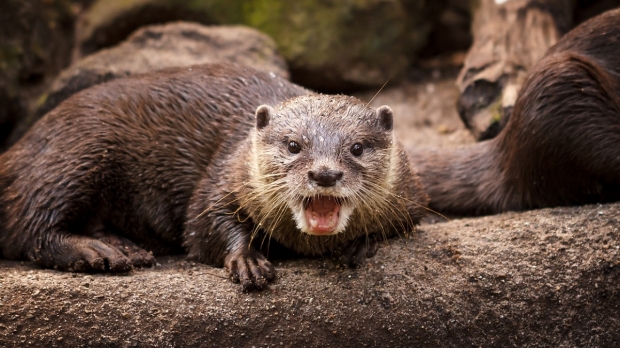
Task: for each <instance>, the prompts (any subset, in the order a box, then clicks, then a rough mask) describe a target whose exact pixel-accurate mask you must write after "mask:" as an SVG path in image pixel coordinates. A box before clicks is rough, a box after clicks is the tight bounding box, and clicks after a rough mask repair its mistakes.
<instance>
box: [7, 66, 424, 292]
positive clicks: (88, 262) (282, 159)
mask: <svg viewBox="0 0 620 348" xmlns="http://www.w3.org/2000/svg"><path fill="white" fill-rule="evenodd" d="M392 124H393V115H392V111H391V109H390V108H389V107H388V106H382V107H379V108H376V109H375V108H371V107H368V106H367V105H366V104H364V103H363V102H361V101H360V100H358V99H356V98H353V97H348V96H342V95H337V96H336V95H321V94H314V93H311V92H310V91H308V90H306V89H304V88H302V87H299V86H297V85H295V84H293V83H291V82H288V81H286V80H283V79H281V78H279V77H277V76H276V75H275V74H269V73H264V72H258V71H255V70H252V69H250V68H244V67H240V66H233V65H218V64H211V65H203V66H194V67H190V68H176V69H168V70H162V71H157V72H154V73H148V74H145V75H138V76H133V77H128V78H123V79H118V80H114V81H111V82H109V83H105V84H101V85H97V86H94V87H92V88H90V89H87V90H84V91H82V92H80V93H78V94H76V95H74V96H72V97H71V98H69V99H67V100H66V101H64V102H63V103H62V104H60V105H59V106H58V107H57V108H55V109H54V110H52V111H50V112H49V113H48V114H47V115H45V116H44V117H43V118H42V119H41V120H39V121H38V122H37V123H36V124H35V125H34V126H33V127H32V128H31V129H30V130H29V131H28V132H27V134H25V135H24V137H23V138H22V139H20V140H19V142H17V143H16V144H15V145H14V146H13V147H11V148H10V149H9V150H8V151H7V152H5V153H3V154H2V155H0V254H1V256H2V257H4V258H8V259H25V260H31V261H33V262H35V263H37V264H38V265H40V266H42V267H45V268H54V269H58V270H67V271H76V272H80V271H110V272H126V271H129V270H131V269H132V268H133V267H141V266H149V265H152V264H153V263H154V255H161V254H169V253H180V252H187V253H188V257H189V258H190V259H194V260H198V261H200V262H203V263H207V264H210V265H215V266H224V267H226V268H227V269H228V271H229V273H230V277H231V279H232V280H233V281H235V282H240V283H242V285H243V288H244V289H245V290H252V289H261V288H263V287H264V286H265V285H266V284H267V283H268V282H269V281H272V280H273V279H274V278H275V270H274V267H273V266H272V265H271V263H270V262H269V261H268V260H267V258H266V256H265V253H264V250H265V248H267V247H268V245H269V244H270V243H278V244H279V245H281V246H283V247H285V248H287V249H289V250H292V251H293V252H295V253H298V254H302V255H324V254H327V253H331V252H336V251H340V253H341V254H342V260H343V262H345V263H348V264H353V265H355V264H360V263H362V262H363V261H364V258H366V257H371V256H372V255H374V253H375V252H376V250H377V242H378V241H379V240H380V239H381V238H386V237H389V236H391V235H394V234H397V233H403V232H405V233H406V232H407V231H410V230H412V229H413V228H414V227H415V225H416V224H418V222H419V221H420V218H421V217H422V216H423V215H424V209H423V208H422V207H423V206H424V205H426V203H427V200H428V198H427V196H426V194H425V193H424V192H423V190H422V188H421V186H420V181H419V179H418V177H417V174H416V172H415V171H414V170H413V169H412V168H411V167H410V166H409V162H408V159H407V157H406V154H405V152H404V151H403V149H402V146H401V145H400V144H399V143H398V141H397V140H396V138H395V137H394V133H393V131H392ZM146 250H149V252H147V251H146Z"/></svg>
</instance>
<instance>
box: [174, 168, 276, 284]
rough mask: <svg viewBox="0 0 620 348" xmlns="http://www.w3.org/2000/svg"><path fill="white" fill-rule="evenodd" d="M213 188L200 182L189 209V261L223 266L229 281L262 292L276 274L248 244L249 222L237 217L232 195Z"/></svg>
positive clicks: (186, 238)
mask: <svg viewBox="0 0 620 348" xmlns="http://www.w3.org/2000/svg"><path fill="white" fill-rule="evenodd" d="M214 186H215V185H211V184H209V183H208V181H206V180H204V181H203V182H201V183H200V184H199V185H198V189H197V190H196V192H195V193H194V197H192V200H191V202H190V205H189V207H188V215H187V223H186V229H185V234H184V239H185V241H184V246H185V247H186V248H187V250H188V258H189V259H193V260H197V261H199V262H202V263H206V264H210V265H214V266H220V267H221V266H224V267H225V268H226V269H227V270H228V272H229V276H230V279H231V280H232V281H233V282H235V283H241V285H242V286H243V289H244V290H245V291H252V290H261V289H263V288H264V287H265V286H266V284H267V283H268V282H270V281H273V280H275V278H276V271H275V269H274V267H273V265H272V264H271V262H269V261H268V260H267V258H266V257H265V255H263V254H261V253H260V252H259V251H258V250H256V249H255V248H254V247H253V246H251V245H250V244H251V238H250V236H251V231H252V230H253V228H254V224H253V223H252V221H251V219H249V218H247V217H241V216H239V215H238V213H239V212H237V208H238V206H237V205H236V204H235V203H234V198H233V197H232V195H230V194H227V193H225V192H221V191H220V190H218V189H215V188H214ZM214 192H215V193H214Z"/></svg>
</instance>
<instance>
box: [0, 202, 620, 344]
mask: <svg viewBox="0 0 620 348" xmlns="http://www.w3.org/2000/svg"><path fill="white" fill-rule="evenodd" d="M619 214H620V205H618V204H614V205H605V206H585V207H573V208H556V209H545V210H540V211H532V212H526V213H521V214H515V213H510V214H504V215H498V216H492V217H484V218H477V219H464V220H455V221H451V222H448V223H439V224H434V225H425V226H423V227H422V228H420V229H419V230H418V231H417V232H415V233H414V234H413V235H412V237H411V238H410V239H409V240H407V239H404V238H403V239H396V240H390V241H388V242H386V243H385V244H384V245H383V246H382V248H381V249H380V251H379V253H378V255H377V256H376V257H375V258H373V259H371V260H370V261H369V262H368V263H367V264H366V265H365V266H363V267H361V268H359V269H349V268H340V267H338V266H337V265H336V264H335V263H334V262H332V261H331V260H330V259H329V258H326V259H299V260H285V261H281V262H276V266H277V270H278V271H279V279H278V281H277V282H276V283H275V284H273V285H272V286H270V288H269V289H268V290H266V291H264V292H262V293H251V294H247V293H242V292H240V290H239V287H238V286H237V285H235V284H232V283H230V282H229V281H227V280H225V279H223V278H224V277H225V272H224V271H223V270H221V269H216V268H212V267H209V266H205V265H201V264H193V263H187V262H185V261H183V260H181V259H178V258H160V260H159V262H160V266H157V267H155V268H153V269H145V270H136V271H133V272H131V273H130V274H128V275H125V276H118V275H106V274H71V273H61V272H56V271H52V270H40V269H36V268H34V267H33V266H32V265H31V264H28V263H24V264H22V263H17V262H7V261H3V262H0V345H1V346H3V347H25V346H29V345H30V346H44V345H45V346H48V347H55V346H56V347H60V346H74V347H79V346H83V347H91V346H119V347H131V346H147V345H148V346H162V347H174V346H218V347H241V346H248V347H250V346H256V347H265V346H271V347H273V346H285V347H300V346H307V347H319V346H340V347H363V346H368V347H386V346H392V347H411V346H426V347H439V346H442V347H465V346H501V347H506V346H532V347H547V346H554V347H560V346H565V347H595V346H596V347H613V346H618V344H620V333H619V332H618V330H617V328H618V327H619V325H620V317H619V315H618V313H620V308H618V306H619V304H620V296H619V292H618V282H619V281H620V250H619V247H620V242H619V237H620V233H619V232H618V220H617V217H618V216H619Z"/></svg>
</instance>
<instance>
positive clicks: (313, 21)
mask: <svg viewBox="0 0 620 348" xmlns="http://www.w3.org/2000/svg"><path fill="white" fill-rule="evenodd" d="M426 3H427V2H426V1H423V0H396V1H383V0H363V1H327V2H326V1H315V0H304V1H273V2H270V1H262V0H245V1H241V0H226V1H224V0H197V1H188V2H185V1H173V0H98V1H96V2H95V3H94V4H93V5H92V7H91V8H90V10H89V11H87V12H86V13H85V14H84V16H83V20H82V21H81V23H82V25H81V27H82V30H80V31H79V32H80V33H81V35H80V37H79V42H80V44H79V46H80V49H81V52H82V54H88V53H90V52H93V51H95V50H97V49H99V48H101V47H107V46H110V45H112V44H115V43H117V42H119V41H120V40H122V39H123V38H124V37H125V36H127V35H128V33H129V32H131V31H132V30H134V29H136V28H137V27H139V26H141V25H145V24H149V23H154V22H164V21H170V20H178V19H185V20H194V21H199V22H201V23H205V24H246V25H249V26H251V27H254V28H257V29H259V30H261V31H263V32H265V33H267V34H269V35H271V36H272V37H273V38H274V39H275V41H276V43H277V45H278V48H279V49H280V52H282V54H283V55H284V57H285V58H286V60H287V61H288V62H289V66H290V67H291V71H292V75H293V80H294V81H295V82H298V83H300V84H302V85H305V86H308V87H311V88H315V89H319V90H323V91H332V92H334V91H346V90H351V89H357V88H368V87H378V86H381V85H382V84H383V83H384V82H385V81H386V80H387V79H388V78H390V77H391V78H394V79H398V78H399V77H400V76H401V75H402V73H403V71H404V69H405V68H406V67H407V66H408V65H409V64H410V63H411V61H412V60H413V59H414V57H415V54H416V53H417V52H418V51H419V50H420V49H421V48H422V47H423V46H424V44H425V43H426V39H427V36H428V32H429V29H430V23H432V19H430V18H428V17H429V15H428V13H429V11H428V8H427V7H428V6H427V5H426Z"/></svg>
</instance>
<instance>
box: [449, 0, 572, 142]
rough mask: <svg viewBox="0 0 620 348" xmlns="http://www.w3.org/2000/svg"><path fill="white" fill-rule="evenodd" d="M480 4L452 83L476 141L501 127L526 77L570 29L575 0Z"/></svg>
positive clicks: (485, 0) (490, 134) (489, 2)
mask: <svg viewBox="0 0 620 348" xmlns="http://www.w3.org/2000/svg"><path fill="white" fill-rule="evenodd" d="M542 2H543V3H544V4H545V6H537V5H536V4H537V3H539V2H538V1H534V0H511V1H507V2H501V1H495V0H483V1H480V5H479V7H478V8H477V9H476V10H475V11H474V22H473V24H472V32H473V36H474V42H473V45H472V47H471V48H470V50H469V52H468V54H467V57H466V58H465V64H464V66H463V69H462V70H461V74H460V75H459V77H458V79H457V84H458V86H459V89H460V90H461V97H460V98H459V100H458V110H459V114H460V116H461V118H462V120H463V122H464V123H465V125H466V126H467V127H468V128H469V129H470V130H471V132H472V133H473V134H474V136H475V137H476V138H477V139H478V140H483V139H489V138H493V137H495V135H497V133H499V131H500V130H501V129H502V128H503V125H504V124H505V123H506V121H507V118H508V116H509V114H510V111H511V110H512V107H513V105H514V103H515V101H516V99H517V94H518V91H519V89H520V88H521V85H522V84H523V82H524V80H525V77H526V76H527V72H528V71H529V69H530V68H531V67H532V66H534V64H536V63H537V62H538V61H539V60H540V59H541V58H542V57H543V56H544V55H545V53H546V52H547V49H549V47H551V45H553V44H554V43H555V42H557V40H558V39H559V38H560V36H561V35H562V34H563V33H564V32H565V31H567V30H569V29H570V26H571V25H570V24H571V23H570V22H569V18H570V17H571V16H572V5H573V4H574V1H573V0H571V1H564V0H543V1H542Z"/></svg>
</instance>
